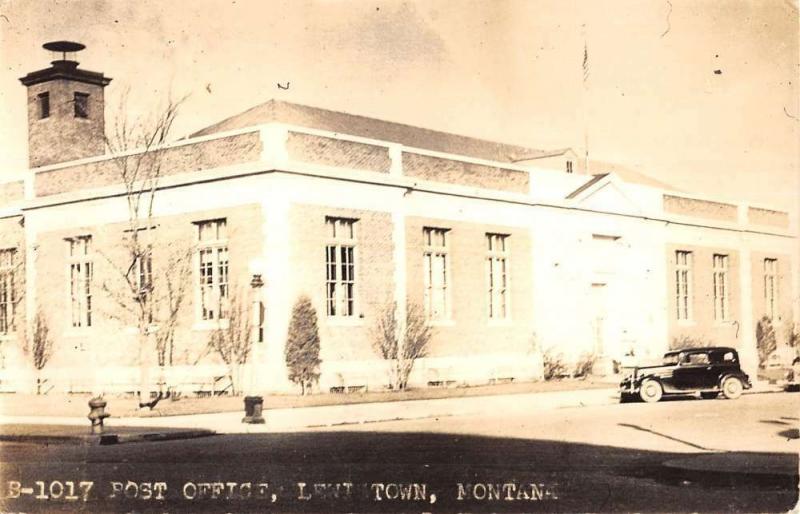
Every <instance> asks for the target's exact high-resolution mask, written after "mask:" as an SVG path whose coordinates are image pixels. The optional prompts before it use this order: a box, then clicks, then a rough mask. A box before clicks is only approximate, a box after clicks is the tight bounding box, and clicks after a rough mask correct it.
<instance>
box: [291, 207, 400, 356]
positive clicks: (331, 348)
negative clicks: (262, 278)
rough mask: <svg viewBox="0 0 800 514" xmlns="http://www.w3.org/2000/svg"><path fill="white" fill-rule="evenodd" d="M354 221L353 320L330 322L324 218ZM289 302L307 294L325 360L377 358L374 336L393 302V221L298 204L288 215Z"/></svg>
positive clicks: (366, 213) (385, 216)
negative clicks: (382, 313)
mask: <svg viewBox="0 0 800 514" xmlns="http://www.w3.org/2000/svg"><path fill="white" fill-rule="evenodd" d="M326 216H333V217H345V218H355V219H357V220H358V221H357V222H356V225H355V227H356V252H355V259H356V306H355V314H356V315H355V316H353V317H349V318H345V319H341V318H329V317H327V315H326V308H325V307H326V306H325V244H326V241H327V240H328V236H327V232H326V230H325V229H326V227H325V217H326ZM289 224H290V234H291V236H290V266H291V268H290V274H291V277H292V279H291V281H290V288H291V292H290V296H289V297H290V298H291V302H292V304H294V302H296V300H297V298H298V297H299V296H300V295H308V296H309V297H310V298H311V301H312V303H313V305H314V307H315V309H316V310H317V316H318V319H319V328H320V339H321V355H322V359H323V361H343V360H361V359H376V358H378V355H377V354H376V353H375V351H374V350H373V349H372V343H371V338H370V332H371V330H372V328H373V326H374V325H375V321H376V318H377V316H378V313H379V312H380V311H381V309H382V308H384V306H385V305H386V304H387V302H391V301H393V294H394V280H393V278H392V277H393V273H394V265H393V258H392V252H393V245H392V220H391V215H390V214H389V213H384V212H374V211H363V210H351V209H336V208H328V207H322V206H316V205H305V204H296V205H293V206H292V207H291V209H290V212H289Z"/></svg>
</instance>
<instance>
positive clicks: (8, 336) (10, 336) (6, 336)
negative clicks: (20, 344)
mask: <svg viewBox="0 0 800 514" xmlns="http://www.w3.org/2000/svg"><path fill="white" fill-rule="evenodd" d="M16 339H17V333H16V332H3V333H0V342H2V341H15V340H16Z"/></svg>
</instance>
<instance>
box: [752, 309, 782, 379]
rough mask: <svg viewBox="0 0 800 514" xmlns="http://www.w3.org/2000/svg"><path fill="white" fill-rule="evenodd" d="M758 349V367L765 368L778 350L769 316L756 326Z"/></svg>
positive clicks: (759, 321)
mask: <svg viewBox="0 0 800 514" xmlns="http://www.w3.org/2000/svg"><path fill="white" fill-rule="evenodd" d="M756 348H757V349H758V367H759V368H763V367H764V366H766V364H767V358H768V357H769V356H770V355H772V353H773V352H775V350H776V349H777V348H778V343H777V341H776V340H775V329H774V328H773V326H772V320H771V319H769V318H768V317H767V316H764V317H762V318H761V319H760V320H758V323H757V324H756Z"/></svg>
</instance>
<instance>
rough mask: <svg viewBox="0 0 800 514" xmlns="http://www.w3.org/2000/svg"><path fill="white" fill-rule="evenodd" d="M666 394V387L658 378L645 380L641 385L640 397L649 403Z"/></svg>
mask: <svg viewBox="0 0 800 514" xmlns="http://www.w3.org/2000/svg"><path fill="white" fill-rule="evenodd" d="M663 395H664V388H663V387H661V384H660V383H659V382H658V381H657V380H645V381H644V382H642V385H641V386H640V387H639V397H641V399H642V401H645V402H647V403H655V402H657V401H658V400H660V399H661V397H662V396H663Z"/></svg>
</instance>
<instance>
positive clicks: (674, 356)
mask: <svg viewBox="0 0 800 514" xmlns="http://www.w3.org/2000/svg"><path fill="white" fill-rule="evenodd" d="M679 355H680V354H678V353H667V354H664V365H665V366H672V365H674V364H677V363H678V356H679Z"/></svg>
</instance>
